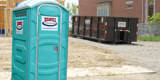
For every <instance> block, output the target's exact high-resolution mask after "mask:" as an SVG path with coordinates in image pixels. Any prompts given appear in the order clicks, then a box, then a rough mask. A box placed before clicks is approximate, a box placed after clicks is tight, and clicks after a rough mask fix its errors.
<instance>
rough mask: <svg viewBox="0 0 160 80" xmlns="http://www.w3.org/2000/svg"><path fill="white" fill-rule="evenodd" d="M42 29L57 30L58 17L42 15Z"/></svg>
mask: <svg viewBox="0 0 160 80" xmlns="http://www.w3.org/2000/svg"><path fill="white" fill-rule="evenodd" d="M41 30H42V31H58V17H50V16H42V19H41Z"/></svg>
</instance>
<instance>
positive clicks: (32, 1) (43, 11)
mask: <svg viewBox="0 0 160 80" xmlns="http://www.w3.org/2000/svg"><path fill="white" fill-rule="evenodd" d="M23 12H26V14H27V15H26V17H21V15H20V17H18V18H17V17H16V14H18V13H23ZM13 16H14V17H13V30H14V31H13V53H12V54H13V57H12V80H66V79H67V56H68V22H69V21H68V20H69V12H68V10H66V9H65V8H64V7H63V6H61V5H60V4H58V3H57V2H56V1H54V0H27V1H25V2H22V3H21V4H20V5H19V6H18V7H17V8H15V9H14V13H13ZM23 19H25V20H23ZM26 20H27V21H26ZM17 21H21V22H20V23H21V24H22V25H21V26H22V28H23V29H22V30H21V31H20V30H19V31H18V30H17V28H15V27H18V26H17V25H16V22H17ZM24 21H25V23H23V22H24ZM18 32H19V33H18ZM23 34H25V35H23ZM24 36H26V37H25V38H23V37H24ZM22 41H26V42H25V43H21V42H22ZM17 44H18V45H20V46H22V47H24V48H21V49H20V48H18V47H16V46H15V45H17ZM24 49H26V50H24ZM17 51H19V53H18V56H17V53H16V52H17ZM24 54H26V55H24ZM18 57H19V58H18ZM24 57H25V58H24ZM22 58H23V61H24V63H22V62H20V60H21V59H22Z"/></svg>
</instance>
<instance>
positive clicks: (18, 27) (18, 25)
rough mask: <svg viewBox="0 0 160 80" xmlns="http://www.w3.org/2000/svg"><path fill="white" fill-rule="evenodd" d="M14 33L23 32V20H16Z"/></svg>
mask: <svg viewBox="0 0 160 80" xmlns="http://www.w3.org/2000/svg"><path fill="white" fill-rule="evenodd" d="M16 34H23V20H18V21H16Z"/></svg>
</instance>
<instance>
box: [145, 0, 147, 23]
mask: <svg viewBox="0 0 160 80" xmlns="http://www.w3.org/2000/svg"><path fill="white" fill-rule="evenodd" d="M145 14H146V15H145V16H146V20H145V23H147V22H148V0H146V6H145Z"/></svg>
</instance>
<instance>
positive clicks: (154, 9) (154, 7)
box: [153, 0, 156, 15]
mask: <svg viewBox="0 0 160 80" xmlns="http://www.w3.org/2000/svg"><path fill="white" fill-rule="evenodd" d="M153 1H154V2H153V13H154V15H155V14H156V0H153Z"/></svg>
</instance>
